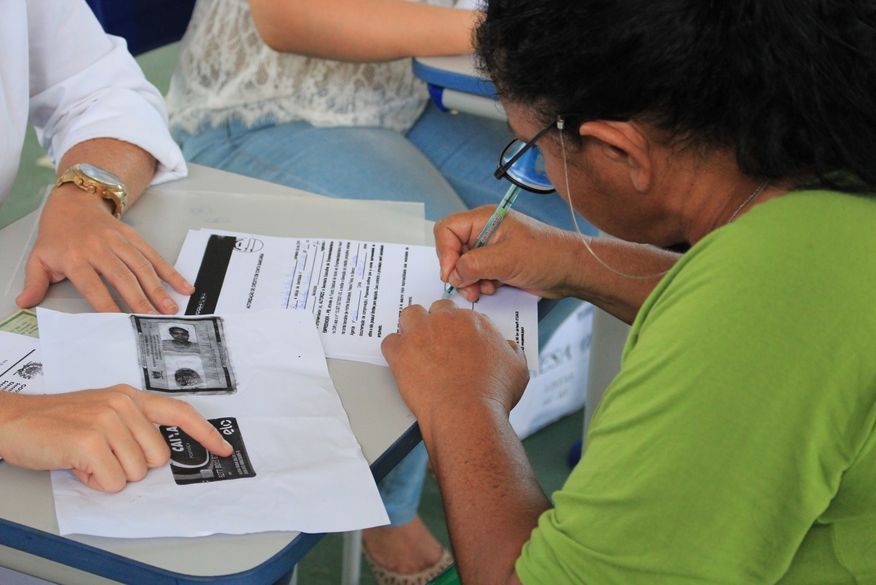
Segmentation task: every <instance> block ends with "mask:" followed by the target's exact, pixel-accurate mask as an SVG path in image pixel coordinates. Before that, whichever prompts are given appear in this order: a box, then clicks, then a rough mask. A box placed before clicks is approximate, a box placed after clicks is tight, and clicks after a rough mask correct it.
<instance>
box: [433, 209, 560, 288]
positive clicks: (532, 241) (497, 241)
mask: <svg viewBox="0 0 876 585" xmlns="http://www.w3.org/2000/svg"><path fill="white" fill-rule="evenodd" d="M493 209H494V208H493V207H489V206H485V207H480V208H478V209H474V210H471V211H464V212H461V213H455V214H453V215H449V216H447V217H445V218H443V219H441V220H440V221H438V222H437V223H436V224H435V230H434V234H435V249H436V252H437V254H438V261H439V265H440V268H441V280H443V281H444V282H449V283H450V284H452V285H453V286H454V287H455V288H456V289H457V290H458V291H459V293H460V294H462V295H463V296H464V297H465V298H466V299H467V300H469V301H471V302H474V301H476V300H477V299H478V298H479V297H480V295H481V294H493V293H495V292H496V289H497V288H498V287H499V286H501V285H503V284H508V285H512V286H516V287H518V288H521V289H524V290H527V291H529V292H532V293H533V294H536V295H538V296H540V297H545V298H559V297H561V296H565V295H566V294H567V293H568V290H567V287H566V285H565V281H566V280H567V279H568V277H569V272H570V271H571V269H572V264H574V258H575V253H574V252H573V251H572V250H574V249H575V246H574V241H573V240H574V237H576V235H575V234H570V233H569V232H565V231H563V230H560V229H557V228H554V227H551V226H548V225H546V224H543V223H541V222H539V221H537V220H535V219H532V218H531V217H528V216H526V215H523V214H521V213H517V212H513V211H512V212H511V213H510V214H509V215H508V217H507V218H506V219H505V220H504V221H503V222H502V224H501V225H500V226H499V228H498V229H497V230H496V232H495V233H494V234H493V237H492V238H491V239H490V243H489V244H487V245H486V246H484V247H482V248H478V249H469V248H470V247H471V246H473V245H474V244H475V240H476V239H477V236H478V233H480V230H481V228H483V226H484V224H485V223H486V222H487V220H488V219H489V217H490V214H491V213H492V212H493Z"/></svg>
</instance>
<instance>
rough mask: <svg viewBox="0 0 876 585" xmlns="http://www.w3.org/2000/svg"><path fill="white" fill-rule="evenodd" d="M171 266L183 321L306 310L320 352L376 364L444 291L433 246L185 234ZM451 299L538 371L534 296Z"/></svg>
mask: <svg viewBox="0 0 876 585" xmlns="http://www.w3.org/2000/svg"><path fill="white" fill-rule="evenodd" d="M176 268H177V270H178V271H179V272H180V273H181V274H182V275H183V276H185V277H186V278H188V279H189V280H190V282H193V283H194V285H195V293H194V294H193V295H192V296H191V297H185V296H179V295H177V297H176V300H177V302H178V303H179V306H180V307H181V309H180V310H181V312H185V314H187V315H200V314H208V313H221V314H227V313H233V312H240V311H247V310H254V309H262V310H264V309H276V308H282V309H300V310H305V311H308V312H309V313H310V314H311V315H313V319H314V322H315V323H316V328H317V330H318V331H319V333H320V336H321V338H322V343H323V347H324V348H325V353H326V356H328V357H331V358H338V359H346V360H353V361H361V362H368V363H373V364H378V365H386V360H384V358H383V355H382V354H381V351H380V344H381V342H382V341H383V339H384V338H385V337H386V336H387V335H389V334H391V333H395V332H396V331H397V330H398V317H399V313H400V312H401V310H402V309H403V308H405V307H407V306H408V305H411V304H418V305H423V306H425V307H427V308H428V307H429V305H431V304H432V303H433V302H434V301H436V300H438V299H440V298H441V296H442V294H443V292H444V283H443V282H441V279H440V277H439V266H438V258H437V256H436V255H435V249H434V248H433V247H431V246H414V245H406V244H390V243H382V242H363V241H355V240H339V239H317V238H283V237H271V236H259V235H254V234H244V233H233V232H225V231H214V230H192V231H190V232H189V233H188V235H187V236H186V240H185V242H184V243H183V247H182V250H181V251H180V254H179V258H178V259H177V263H176ZM453 299H454V301H455V302H456V304H457V305H458V306H460V307H464V308H469V309H473V310H476V311H478V312H480V313H483V314H485V315H487V316H488V317H490V319H491V320H492V321H493V323H494V324H495V325H496V326H497V327H498V329H499V331H501V332H502V334H503V335H504V336H505V338H507V339H512V340H514V341H516V342H517V343H518V344H519V345H520V347H521V348H522V349H523V351H524V354H525V355H526V360H527V363H528V366H529V368H530V370H533V371H536V372H537V371H538V297H536V296H534V295H531V294H529V293H526V292H524V291H521V290H518V289H515V288H512V287H502V288H501V289H500V290H499V291H498V292H497V293H496V294H495V295H489V296H487V295H484V296H482V297H481V298H480V300H479V301H478V302H477V303H469V302H468V301H466V300H465V299H464V298H463V297H462V296H461V295H458V294H457V295H454V296H453Z"/></svg>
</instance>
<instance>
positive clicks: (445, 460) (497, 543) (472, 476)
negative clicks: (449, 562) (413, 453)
mask: <svg viewBox="0 0 876 585" xmlns="http://www.w3.org/2000/svg"><path fill="white" fill-rule="evenodd" d="M436 416H439V417H440V416H441V415H436ZM420 428H421V430H422V432H423V438H424V441H425V442H426V447H427V449H428V451H429V456H430V458H431V461H432V468H433V470H434V471H435V473H436V475H437V477H438V482H439V485H440V488H441V497H442V500H443V502H444V507H445V511H446V515H447V522H448V527H449V530H450V538H451V541H452V542H453V550H454V554H455V557H456V562H457V566H458V569H459V573H460V576H461V578H462V582H463V583H482V584H485V585H488V584H492V583H503V584H504V583H508V582H516V577H515V576H514V563H515V561H516V560H517V558H518V557H519V556H520V550H521V548H522V546H523V544H524V543H525V542H526V541H527V540H529V535H530V533H531V531H532V529H533V528H535V527H536V525H537V523H538V517H539V516H540V515H541V513H542V512H544V511H545V510H547V509H548V508H549V507H550V502H549V501H548V499H547V498H546V497H545V495H544V493H543V492H542V490H541V487H540V486H539V484H538V482H537V481H536V478H535V476H534V474H533V472H532V468H531V467H530V465H529V462H528V460H527V458H526V453H525V452H524V450H523V445H522V444H521V443H520V440H519V439H518V438H517V435H516V434H515V433H514V430H513V429H512V428H511V425H510V423H509V422H508V416H507V412H502V409H501V408H499V407H495V408H490V407H483V408H466V409H461V408H457V409H453V410H452V411H449V412H448V413H447V414H446V415H444V416H443V418H435V419H433V420H432V421H429V420H423V419H422V418H421V422H420Z"/></svg>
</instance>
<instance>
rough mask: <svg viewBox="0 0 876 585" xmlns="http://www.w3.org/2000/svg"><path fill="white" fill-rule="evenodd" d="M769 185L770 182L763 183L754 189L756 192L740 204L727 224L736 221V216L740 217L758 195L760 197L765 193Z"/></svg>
mask: <svg viewBox="0 0 876 585" xmlns="http://www.w3.org/2000/svg"><path fill="white" fill-rule="evenodd" d="M769 184H770V182H769V181H762V182H761V184H760V185H758V186H757V187H756V188H755V189H754V191H752V192H751V195H749V196H748V197H746V198H745V201H743V202H742V203H740V204H739V207H737V208H736V209H734V210H733V215H731V216H730V219H728V220H727V223H730V222H732V221H733V220H734V219H736V216H737V215H739V212H740V211H742V210H743V209H745V206H746V205H748V204H749V203H751V202H752V201H754V200H755V199H756V198H757V196H758V195H760V194H761V193H763V190H764V189H766V188H767V185H769Z"/></svg>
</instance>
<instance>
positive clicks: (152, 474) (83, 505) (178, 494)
mask: <svg viewBox="0 0 876 585" xmlns="http://www.w3.org/2000/svg"><path fill="white" fill-rule="evenodd" d="M37 315H38V317H39V328H40V337H41V348H40V349H41V352H42V355H43V360H44V366H45V382H46V388H49V389H51V392H52V393H56V392H66V391H72V390H81V389H85V388H103V387H106V386H112V385H114V384H119V383H126V384H130V385H131V386H134V387H136V388H140V389H143V390H144V391H149V392H154V393H158V394H162V395H165V396H172V397H174V398H178V399H181V400H184V401H186V402H188V403H190V404H191V405H192V406H194V407H195V409H196V410H197V411H198V412H199V413H201V415H202V416H203V417H204V418H206V419H207V420H209V421H210V423H211V424H213V426H215V427H216V428H217V429H218V430H219V432H220V433H222V435H223V436H224V437H225V439H226V440H227V441H228V442H229V443H231V445H232V447H233V448H234V452H233V453H232V455H231V456H229V457H219V456H215V455H212V454H211V453H209V452H207V451H206V450H205V449H204V448H203V447H201V446H200V445H199V444H198V443H196V442H195V441H193V440H192V439H191V438H190V437H189V436H188V435H186V433H185V432H184V431H183V430H182V429H180V428H177V427H173V426H159V431H160V433H161V435H162V437H163V438H164V440H165V442H166V443H167V445H168V447H169V449H170V453H171V460H170V462H169V463H168V464H167V465H165V466H163V467H160V468H156V469H152V470H150V471H149V473H148V474H147V475H146V477H145V479H143V480H141V481H138V482H134V483H129V484H128V485H127V486H126V487H125V488H124V489H123V490H122V491H121V492H119V493H116V494H105V493H101V492H98V491H95V490H93V489H90V488H88V487H86V486H85V485H83V484H82V483H80V482H79V480H77V479H76V478H75V477H74V476H73V474H72V473H70V472H69V471H55V472H52V488H53V490H54V495H55V510H56V513H57V516H58V527H59V530H60V533H61V534H73V533H75V534H93V535H98V536H113V537H127V538H142V537H157V536H203V535H207V534H213V533H226V534H243V533H248V532H261V531H268V530H285V531H293V530H297V531H303V532H338V531H347V530H356V529H361V528H367V527H371V526H377V525H381V524H385V523H387V522H388V518H387V515H386V511H385V509H384V507H383V502H382V501H381V499H380V495H379V494H378V492H377V486H376V485H375V483H374V478H373V476H372V475H371V471H370V469H369V468H368V464H367V463H366V461H365V458H364V456H363V455H362V451H361V448H360V447H359V443H358V442H357V441H356V438H355V437H354V436H353V433H352V431H351V430H350V424H349V421H348V419H347V414H346V412H345V411H344V409H343V407H342V405H341V401H340V399H339V398H338V396H337V393H336V391H335V388H334V385H333V384H332V381H331V378H330V377H329V373H328V368H327V366H326V362H325V355H324V354H323V351H322V346H321V345H320V341H319V335H318V334H317V332H316V328H315V327H314V325H313V319H312V317H311V315H310V313H305V312H303V311H281V310H274V311H252V312H249V313H239V314H236V315H227V316H217V315H203V316H198V317H184V316H174V315H170V316H167V315H125V314H112V313H103V314H79V315H70V314H66V313H58V312H55V311H48V310H45V309H40V310H39V311H38V313H37Z"/></svg>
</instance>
